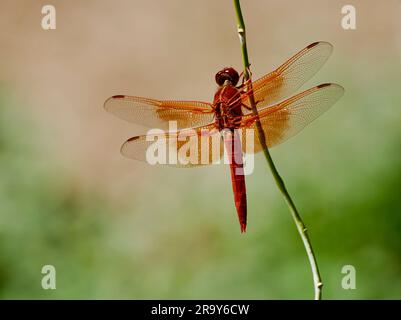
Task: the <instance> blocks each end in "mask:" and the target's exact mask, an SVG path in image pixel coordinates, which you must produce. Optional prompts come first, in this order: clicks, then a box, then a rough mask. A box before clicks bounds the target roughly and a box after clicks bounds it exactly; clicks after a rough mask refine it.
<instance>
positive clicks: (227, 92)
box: [213, 84, 242, 130]
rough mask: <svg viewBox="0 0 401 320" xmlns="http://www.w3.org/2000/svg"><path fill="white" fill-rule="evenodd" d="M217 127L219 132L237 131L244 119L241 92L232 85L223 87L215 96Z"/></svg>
mask: <svg viewBox="0 0 401 320" xmlns="http://www.w3.org/2000/svg"><path fill="white" fill-rule="evenodd" d="M213 105H214V108H215V109H214V112H215V125H216V128H217V129H219V130H223V129H237V128H239V126H240V124H241V119H242V109H241V106H242V103H241V91H240V90H239V89H238V88H236V87H235V86H233V85H231V84H226V85H224V86H221V87H220V88H219V89H218V90H217V92H216V94H215V95H214V103H213Z"/></svg>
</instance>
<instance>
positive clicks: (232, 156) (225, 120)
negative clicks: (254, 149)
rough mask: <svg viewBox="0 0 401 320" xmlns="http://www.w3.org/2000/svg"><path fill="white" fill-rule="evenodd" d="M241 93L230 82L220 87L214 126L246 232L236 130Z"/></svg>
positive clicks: (242, 169) (240, 150)
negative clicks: (219, 137)
mask: <svg viewBox="0 0 401 320" xmlns="http://www.w3.org/2000/svg"><path fill="white" fill-rule="evenodd" d="M240 96H241V92H240V90H239V89H238V88H236V87H235V86H233V85H232V84H231V83H230V82H226V84H224V85H223V86H221V87H220V88H219V89H218V90H217V92H216V94H215V96H214V101H213V105H214V108H215V110H214V111H215V126H216V128H217V129H218V130H220V131H222V132H223V136H224V144H225V147H226V151H227V156H228V159H229V161H230V171H231V182H232V187H233V192H234V201H235V207H236V209H237V213H238V219H239V223H240V225H241V232H245V230H246V218H247V205H246V187H245V176H244V168H243V157H242V148H241V142H240V137H239V134H238V131H237V130H236V129H238V128H239V127H240V124H241V119H242V115H243V114H242V103H241V99H240Z"/></svg>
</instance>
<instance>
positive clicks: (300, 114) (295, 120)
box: [242, 83, 344, 153]
mask: <svg viewBox="0 0 401 320" xmlns="http://www.w3.org/2000/svg"><path fill="white" fill-rule="evenodd" d="M343 94H344V88H343V87H341V86H340V85H338V84H331V83H326V84H321V85H319V86H317V87H313V88H311V89H309V90H306V91H304V92H301V93H299V94H297V95H295V96H293V97H292V98H290V99H287V100H285V101H283V102H281V103H279V104H276V105H274V106H271V107H267V108H264V109H261V110H260V111H259V118H260V122H261V125H262V128H263V131H264V133H265V137H266V141H267V146H268V147H273V146H275V145H278V144H280V143H282V142H284V141H285V140H287V139H289V138H291V137H292V136H294V135H296V134H297V133H298V132H300V131H301V130H302V129H303V128H305V127H306V126H307V125H308V124H309V123H311V122H312V121H313V120H315V119H316V118H317V117H319V116H320V115H321V114H323V113H324V112H325V111H326V110H328V109H329V108H330V107H331V106H332V105H333V104H334V103H335V102H336V101H337V100H338V99H340V98H341V96H342V95H343ZM242 121H243V129H252V130H253V131H254V135H253V136H251V137H253V141H254V150H253V152H255V153H256V152H259V151H261V150H262V147H261V145H260V143H259V139H258V136H257V131H256V124H255V117H253V116H251V115H247V116H244V117H243V120H242ZM245 132H246V130H243V132H242V139H243V150H244V152H247V153H250V152H252V150H251V149H252V148H251V147H250V146H251V145H248V143H249V140H250V139H249V138H248V141H246V140H247V139H246V135H245ZM248 137H249V136H248Z"/></svg>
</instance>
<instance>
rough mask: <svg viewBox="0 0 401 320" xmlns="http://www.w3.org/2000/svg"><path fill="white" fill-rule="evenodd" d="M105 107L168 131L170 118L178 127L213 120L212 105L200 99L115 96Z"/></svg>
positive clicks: (129, 119)
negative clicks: (169, 99) (173, 99)
mask: <svg viewBox="0 0 401 320" xmlns="http://www.w3.org/2000/svg"><path fill="white" fill-rule="evenodd" d="M104 108H105V109H106V110H107V111H109V112H111V113H112V114H114V115H115V116H117V117H119V118H120V119H123V120H126V121H129V122H131V123H135V124H139V125H143V126H145V127H148V128H160V129H163V130H169V121H176V125H177V128H176V129H178V130H179V129H182V128H192V127H198V126H202V125H207V124H209V123H210V122H212V121H213V115H214V113H213V106H212V105H211V104H210V103H207V102H200V101H162V100H155V99H149V98H142V97H135V96H123V95H118V96H113V97H110V98H109V99H107V100H106V102H105V103H104Z"/></svg>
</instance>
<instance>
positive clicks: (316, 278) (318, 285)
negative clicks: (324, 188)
mask: <svg viewBox="0 0 401 320" xmlns="http://www.w3.org/2000/svg"><path fill="white" fill-rule="evenodd" d="M234 7H235V12H236V15H237V23H238V26H237V27H238V36H239V39H240V42H241V50H242V59H243V64H244V78H245V80H249V81H248V83H249V86H248V90H249V92H250V94H249V101H250V104H251V107H252V113H253V114H254V116H256V129H257V132H258V138H259V141H260V144H261V146H262V148H263V153H264V155H265V158H266V160H267V163H268V164H269V167H270V170H271V172H272V174H273V177H274V180H275V181H276V184H277V187H278V188H279V190H280V191H281V193H282V195H283V196H284V199H285V201H286V202H287V205H288V207H289V209H290V212H291V215H292V218H293V220H294V222H295V225H296V227H297V229H298V232H299V234H300V236H301V239H302V242H303V244H304V247H305V251H306V254H307V255H308V259H309V263H310V266H311V269H312V275H313V284H314V288H315V300H320V299H321V298H322V286H323V283H322V280H321V277H320V273H319V267H318V265H317V261H316V257H315V254H314V252H313V249H312V244H311V242H310V240H309V237H308V232H307V228H306V226H305V224H304V223H303V221H302V218H301V216H300V215H299V212H298V210H297V208H296V206H295V204H294V201H292V199H291V196H290V194H289V193H288V191H287V188H286V187H285V184H284V181H283V179H282V178H281V177H280V174H279V173H278V171H277V169H276V166H275V164H274V162H273V159H272V157H271V155H270V152H269V149H268V148H267V143H266V137H265V133H264V131H263V128H262V125H261V123H260V120H259V115H258V111H257V109H256V103H255V97H254V95H253V89H252V80H251V73H250V70H249V67H250V63H249V57H248V49H247V46H246V34H245V23H244V18H243V16H242V11H241V5H240V0H234Z"/></svg>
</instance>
